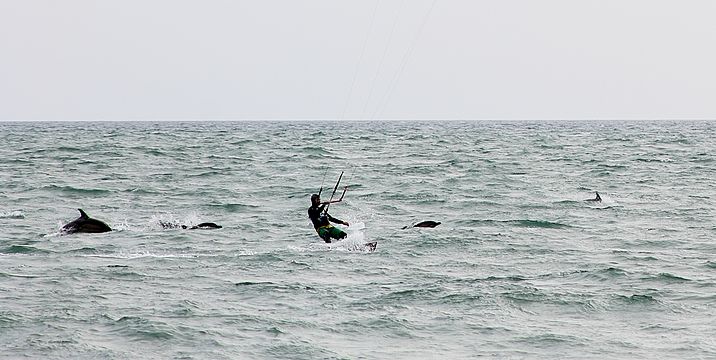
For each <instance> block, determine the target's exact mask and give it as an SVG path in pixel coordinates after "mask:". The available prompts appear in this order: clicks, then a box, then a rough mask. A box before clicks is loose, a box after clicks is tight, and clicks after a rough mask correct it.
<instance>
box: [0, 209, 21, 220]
mask: <svg viewBox="0 0 716 360" xmlns="http://www.w3.org/2000/svg"><path fill="white" fill-rule="evenodd" d="M24 218H25V213H23V212H22V211H20V210H15V211H8V212H0V219H24Z"/></svg>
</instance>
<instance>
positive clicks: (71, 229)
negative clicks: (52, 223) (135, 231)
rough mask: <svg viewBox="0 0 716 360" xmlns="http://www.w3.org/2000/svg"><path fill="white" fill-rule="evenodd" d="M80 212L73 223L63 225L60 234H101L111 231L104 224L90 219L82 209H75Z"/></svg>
mask: <svg viewBox="0 0 716 360" xmlns="http://www.w3.org/2000/svg"><path fill="white" fill-rule="evenodd" d="M77 210H79V211H80V217H78V218H77V219H76V220H75V221H72V222H71V223H69V224H67V225H65V226H63V227H62V232H64V233H65V234H74V233H78V232H81V233H103V232H107V231H112V229H111V228H110V227H109V226H108V225H107V224H105V223H103V222H101V221H99V220H97V219H92V218H90V217H89V216H87V214H85V212H84V211H83V210H82V209H77Z"/></svg>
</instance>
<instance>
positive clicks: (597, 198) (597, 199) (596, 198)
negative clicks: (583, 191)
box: [584, 191, 602, 202]
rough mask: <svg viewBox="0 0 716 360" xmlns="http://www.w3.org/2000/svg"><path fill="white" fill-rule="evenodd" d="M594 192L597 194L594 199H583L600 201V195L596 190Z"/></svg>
mask: <svg viewBox="0 0 716 360" xmlns="http://www.w3.org/2000/svg"><path fill="white" fill-rule="evenodd" d="M594 193H595V194H597V197H595V198H594V199H587V200H584V201H595V202H602V197H601V196H599V193H598V192H596V191H595V192H594Z"/></svg>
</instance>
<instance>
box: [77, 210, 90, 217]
mask: <svg viewBox="0 0 716 360" xmlns="http://www.w3.org/2000/svg"><path fill="white" fill-rule="evenodd" d="M77 210H79V211H80V217H81V218H83V219H89V216H87V214H85V212H84V210H82V209H77Z"/></svg>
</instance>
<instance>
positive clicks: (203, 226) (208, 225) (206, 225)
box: [181, 222, 221, 230]
mask: <svg viewBox="0 0 716 360" xmlns="http://www.w3.org/2000/svg"><path fill="white" fill-rule="evenodd" d="M181 228H182V229H186V228H187V226H186V225H182V226H181ZM194 229H221V225H216V224H214V223H211V222H204V223H201V224H199V225H194V226H192V227H190V228H189V230H194Z"/></svg>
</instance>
